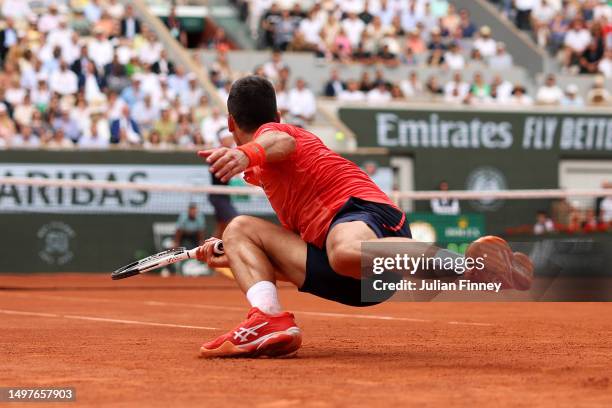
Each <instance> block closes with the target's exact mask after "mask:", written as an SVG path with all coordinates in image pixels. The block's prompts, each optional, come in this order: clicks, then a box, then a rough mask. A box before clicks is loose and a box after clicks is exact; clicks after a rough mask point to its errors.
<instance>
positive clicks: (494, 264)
mask: <svg viewBox="0 0 612 408" xmlns="http://www.w3.org/2000/svg"><path fill="white" fill-rule="evenodd" d="M465 256H466V257H470V258H473V259H476V258H478V257H482V258H484V262H483V263H484V268H483V269H482V270H478V269H476V268H473V269H471V270H469V271H467V272H466V273H465V275H464V276H465V277H466V278H468V279H470V280H474V281H476V282H500V283H501V284H502V286H501V287H502V288H503V289H518V290H528V289H529V288H530V287H531V283H532V282H533V263H532V262H531V260H530V259H529V257H528V256H527V255H525V254H523V253H521V252H512V249H511V248H510V245H508V243H507V242H506V241H505V240H504V239H503V238H500V237H495V236H492V235H489V236H486V237H482V238H479V239H477V240H476V241H474V242H472V243H471V244H470V246H469V247H468V249H467V251H465Z"/></svg>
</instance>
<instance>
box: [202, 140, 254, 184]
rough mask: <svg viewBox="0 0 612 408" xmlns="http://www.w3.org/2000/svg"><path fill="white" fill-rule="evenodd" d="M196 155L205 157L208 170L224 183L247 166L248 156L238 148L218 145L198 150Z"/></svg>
mask: <svg viewBox="0 0 612 408" xmlns="http://www.w3.org/2000/svg"><path fill="white" fill-rule="evenodd" d="M198 156H200V157H202V158H205V159H206V162H207V163H208V164H209V165H210V168H209V171H210V172H211V173H213V174H214V175H215V177H217V178H218V179H219V180H221V181H222V182H224V183H225V182H227V181H228V180H229V179H231V178H232V177H234V176H235V175H237V174H240V173H242V172H243V171H245V170H246V169H247V167H249V158H248V157H247V155H246V154H244V153H243V152H242V151H241V150H238V149H230V148H227V147H219V148H217V149H209V150H200V151H199V152H198Z"/></svg>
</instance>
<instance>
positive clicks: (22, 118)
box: [13, 92, 36, 128]
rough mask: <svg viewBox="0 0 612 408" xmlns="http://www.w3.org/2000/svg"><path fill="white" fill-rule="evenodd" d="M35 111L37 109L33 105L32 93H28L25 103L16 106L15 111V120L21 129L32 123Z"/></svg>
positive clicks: (25, 96) (24, 99)
mask: <svg viewBox="0 0 612 408" xmlns="http://www.w3.org/2000/svg"><path fill="white" fill-rule="evenodd" d="M35 109H36V107H35V106H34V105H33V104H32V98H31V97H30V93H29V92H26V93H25V95H24V98H23V101H22V102H21V103H20V104H18V105H17V106H15V109H14V110H13V119H14V121H15V123H16V124H17V125H18V126H19V127H20V128H21V127H23V126H26V125H29V124H30V123H31V122H32V118H33V116H34V110H35Z"/></svg>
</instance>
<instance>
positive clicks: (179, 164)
mask: <svg viewBox="0 0 612 408" xmlns="http://www.w3.org/2000/svg"><path fill="white" fill-rule="evenodd" d="M347 157H348V158H349V159H352V160H353V161H355V162H356V163H358V164H363V163H364V162H365V161H373V162H374V163H375V164H376V167H377V168H378V171H377V177H378V178H379V182H380V183H381V184H384V185H386V186H387V188H388V189H390V188H391V186H392V178H393V174H392V170H391V168H390V167H389V158H388V157H387V156H383V155H378V156H377V155H372V154H369V155H367V156H362V155H352V156H347ZM0 177H25V178H36V179H45V178H47V179H65V180H79V181H84V182H87V181H89V180H94V181H109V182H136V183H155V184H168V185H170V186H177V185H181V186H185V185H187V186H198V187H206V186H209V185H210V175H209V173H208V171H207V168H206V166H204V165H203V163H202V161H201V159H199V158H198V157H197V156H196V155H195V154H194V152H192V151H175V152H168V151H163V152H162V151H143V150H116V151H82V150H81V151H74V150H63V151H56V150H36V151H31V150H0ZM236 182H237V184H234V185H241V184H243V182H242V181H241V180H236ZM191 202H195V203H197V204H198V207H199V209H200V210H201V211H202V212H203V213H204V215H205V216H206V219H207V220H206V221H207V222H206V229H207V231H206V234H210V233H211V232H212V230H213V229H214V227H215V223H214V220H213V208H212V206H211V205H210V203H209V202H208V197H207V195H205V194H192V193H180V192H174V191H172V192H162V191H157V192H156V191H142V190H115V189H99V188H94V187H93V186H92V188H72V187H63V188H58V187H40V186H26V185H17V186H15V185H8V184H0V226H1V230H2V231H3V234H0V259H2V262H0V272H10V273H15V272H53V271H62V272H109V271H112V270H114V269H116V268H117V266H119V265H122V264H125V263H126V262H129V261H132V260H134V259H139V258H142V257H144V256H147V255H149V254H151V253H155V252H157V251H159V246H160V242H159V241H160V239H161V238H160V236H159V235H160V234H157V233H154V228H157V227H159V228H160V229H162V228H164V227H165V229H166V230H168V227H169V229H170V231H169V232H167V233H166V236H168V235H172V234H173V231H174V230H173V225H174V224H175V222H176V220H177V217H178V215H179V213H180V212H183V211H185V210H186V209H187V206H188V204H189V203H191ZM233 202H234V205H235V206H236V207H237V209H238V211H239V212H240V213H243V214H253V215H257V216H261V217H265V218H269V219H274V216H273V212H272V209H271V208H270V206H269V204H268V202H267V200H266V199H265V197H264V196H261V195H258V196H254V195H251V196H242V195H240V196H235V197H234V198H233ZM9 231H10V232H11V233H9Z"/></svg>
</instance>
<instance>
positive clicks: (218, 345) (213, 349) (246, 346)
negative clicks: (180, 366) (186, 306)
mask: <svg viewBox="0 0 612 408" xmlns="http://www.w3.org/2000/svg"><path fill="white" fill-rule="evenodd" d="M301 345H302V332H301V330H300V329H299V327H297V325H296V324H295V318H294V316H293V314H292V313H289V312H283V313H280V314H277V315H268V314H265V313H263V312H262V311H261V310H259V309H258V308H256V307H254V308H252V309H251V310H250V311H249V314H248V315H247V319H246V320H245V321H244V322H243V323H241V324H240V325H238V326H237V327H236V328H235V329H233V330H231V331H230V332H228V333H226V334H224V335H222V336H220V337H218V338H217V339H215V340H213V341H209V342H208V343H204V344H203V345H202V347H200V357H203V358H210V357H260V356H267V357H280V356H287V355H289V354H292V353H295V352H296V351H297V350H298V349H299V348H300V346H301Z"/></svg>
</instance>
